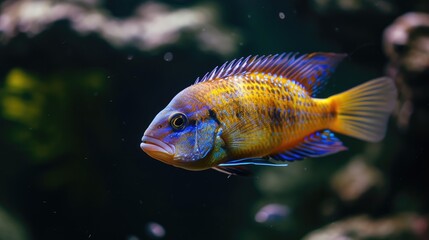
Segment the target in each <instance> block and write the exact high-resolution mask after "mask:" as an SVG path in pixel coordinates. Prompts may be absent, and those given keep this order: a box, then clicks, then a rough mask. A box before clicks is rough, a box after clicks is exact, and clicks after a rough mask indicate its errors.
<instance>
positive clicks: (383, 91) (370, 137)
mask: <svg viewBox="0 0 429 240" xmlns="http://www.w3.org/2000/svg"><path fill="white" fill-rule="evenodd" d="M396 96H397V90H396V86H395V84H394V82H393V80H392V79H390V78H387V77H382V78H378V79H375V80H372V81H369V82H366V83H364V84H362V85H359V86H357V87H354V88H352V89H349V90H348V91H345V92H343V93H340V94H337V95H334V96H332V97H330V98H328V100H330V101H331V102H332V104H334V106H335V108H336V113H337V118H336V120H335V121H334V123H333V124H332V126H331V129H332V130H333V131H336V132H339V133H342V134H345V135H349V136H352V137H355V138H358V139H361V140H365V141H369V142H378V141H380V140H381V139H383V137H384V135H385V132H386V126H387V119H388V118H389V115H390V113H391V112H392V111H393V108H394V106H395V102H396Z"/></svg>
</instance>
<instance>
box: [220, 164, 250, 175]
mask: <svg viewBox="0 0 429 240" xmlns="http://www.w3.org/2000/svg"><path fill="white" fill-rule="evenodd" d="M212 168H213V169H214V170H216V171H219V172H221V173H225V174H228V175H237V176H245V177H248V176H251V175H252V171H250V169H248V168H246V167H243V166H232V167H224V166H218V167H212Z"/></svg>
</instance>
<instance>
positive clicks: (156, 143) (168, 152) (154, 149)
mask: <svg viewBox="0 0 429 240" xmlns="http://www.w3.org/2000/svg"><path fill="white" fill-rule="evenodd" d="M140 148H141V149H142V150H143V151H144V152H145V153H147V154H148V155H149V156H151V157H153V158H155V159H157V160H160V161H162V162H166V163H171V161H172V160H173V158H174V153H175V151H176V150H175V148H174V146H172V145H170V144H167V143H165V142H163V141H161V140H159V139H156V138H153V137H149V136H143V137H142V142H141V143H140Z"/></svg>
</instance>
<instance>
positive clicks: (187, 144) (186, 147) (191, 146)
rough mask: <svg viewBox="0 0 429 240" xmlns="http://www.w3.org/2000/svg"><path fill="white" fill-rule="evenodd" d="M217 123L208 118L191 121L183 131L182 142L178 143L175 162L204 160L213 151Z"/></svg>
mask: <svg viewBox="0 0 429 240" xmlns="http://www.w3.org/2000/svg"><path fill="white" fill-rule="evenodd" d="M216 128H217V123H216V121H214V120H213V119H210V118H206V119H200V118H198V117H197V120H195V121H191V122H190V123H189V125H188V126H187V127H186V128H185V129H183V130H182V132H181V133H180V135H181V136H180V138H181V139H182V141H178V142H177V143H176V154H175V156H174V160H177V161H183V162H190V161H197V160H200V159H203V158H205V157H206V156H207V154H208V153H209V152H210V151H211V150H212V149H213V146H214V141H215V138H216Z"/></svg>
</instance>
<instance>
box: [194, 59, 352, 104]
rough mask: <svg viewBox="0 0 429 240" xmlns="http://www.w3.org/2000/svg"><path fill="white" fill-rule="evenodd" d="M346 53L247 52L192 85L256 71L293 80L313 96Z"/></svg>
mask: <svg viewBox="0 0 429 240" xmlns="http://www.w3.org/2000/svg"><path fill="white" fill-rule="evenodd" d="M346 56H347V54H342V53H323V52H315V53H310V54H303V55H299V54H298V53H282V54H275V55H268V56H259V57H258V55H255V56H252V55H250V56H248V57H246V58H243V57H242V58H239V59H234V60H232V61H230V62H225V63H224V64H223V65H221V67H216V68H214V69H213V70H212V71H210V72H208V73H206V74H205V75H204V77H202V78H197V80H196V81H195V84H197V83H201V82H206V81H213V80H216V79H224V78H227V77H231V76H243V75H247V74H251V73H256V72H258V73H265V74H270V75H271V76H276V77H283V78H287V79H290V80H293V81H295V82H297V83H298V84H300V85H302V86H303V87H304V88H305V89H306V90H307V91H308V92H309V93H310V94H311V95H312V96H313V97H314V96H315V95H316V94H317V93H318V92H319V91H320V90H321V89H322V88H323V87H324V85H325V84H326V82H327V81H326V80H327V79H328V78H329V77H330V76H331V75H332V73H333V72H334V71H335V68H336V67H337V65H338V64H339V63H340V62H341V61H342V60H343V59H344V58H345V57H346Z"/></svg>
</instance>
